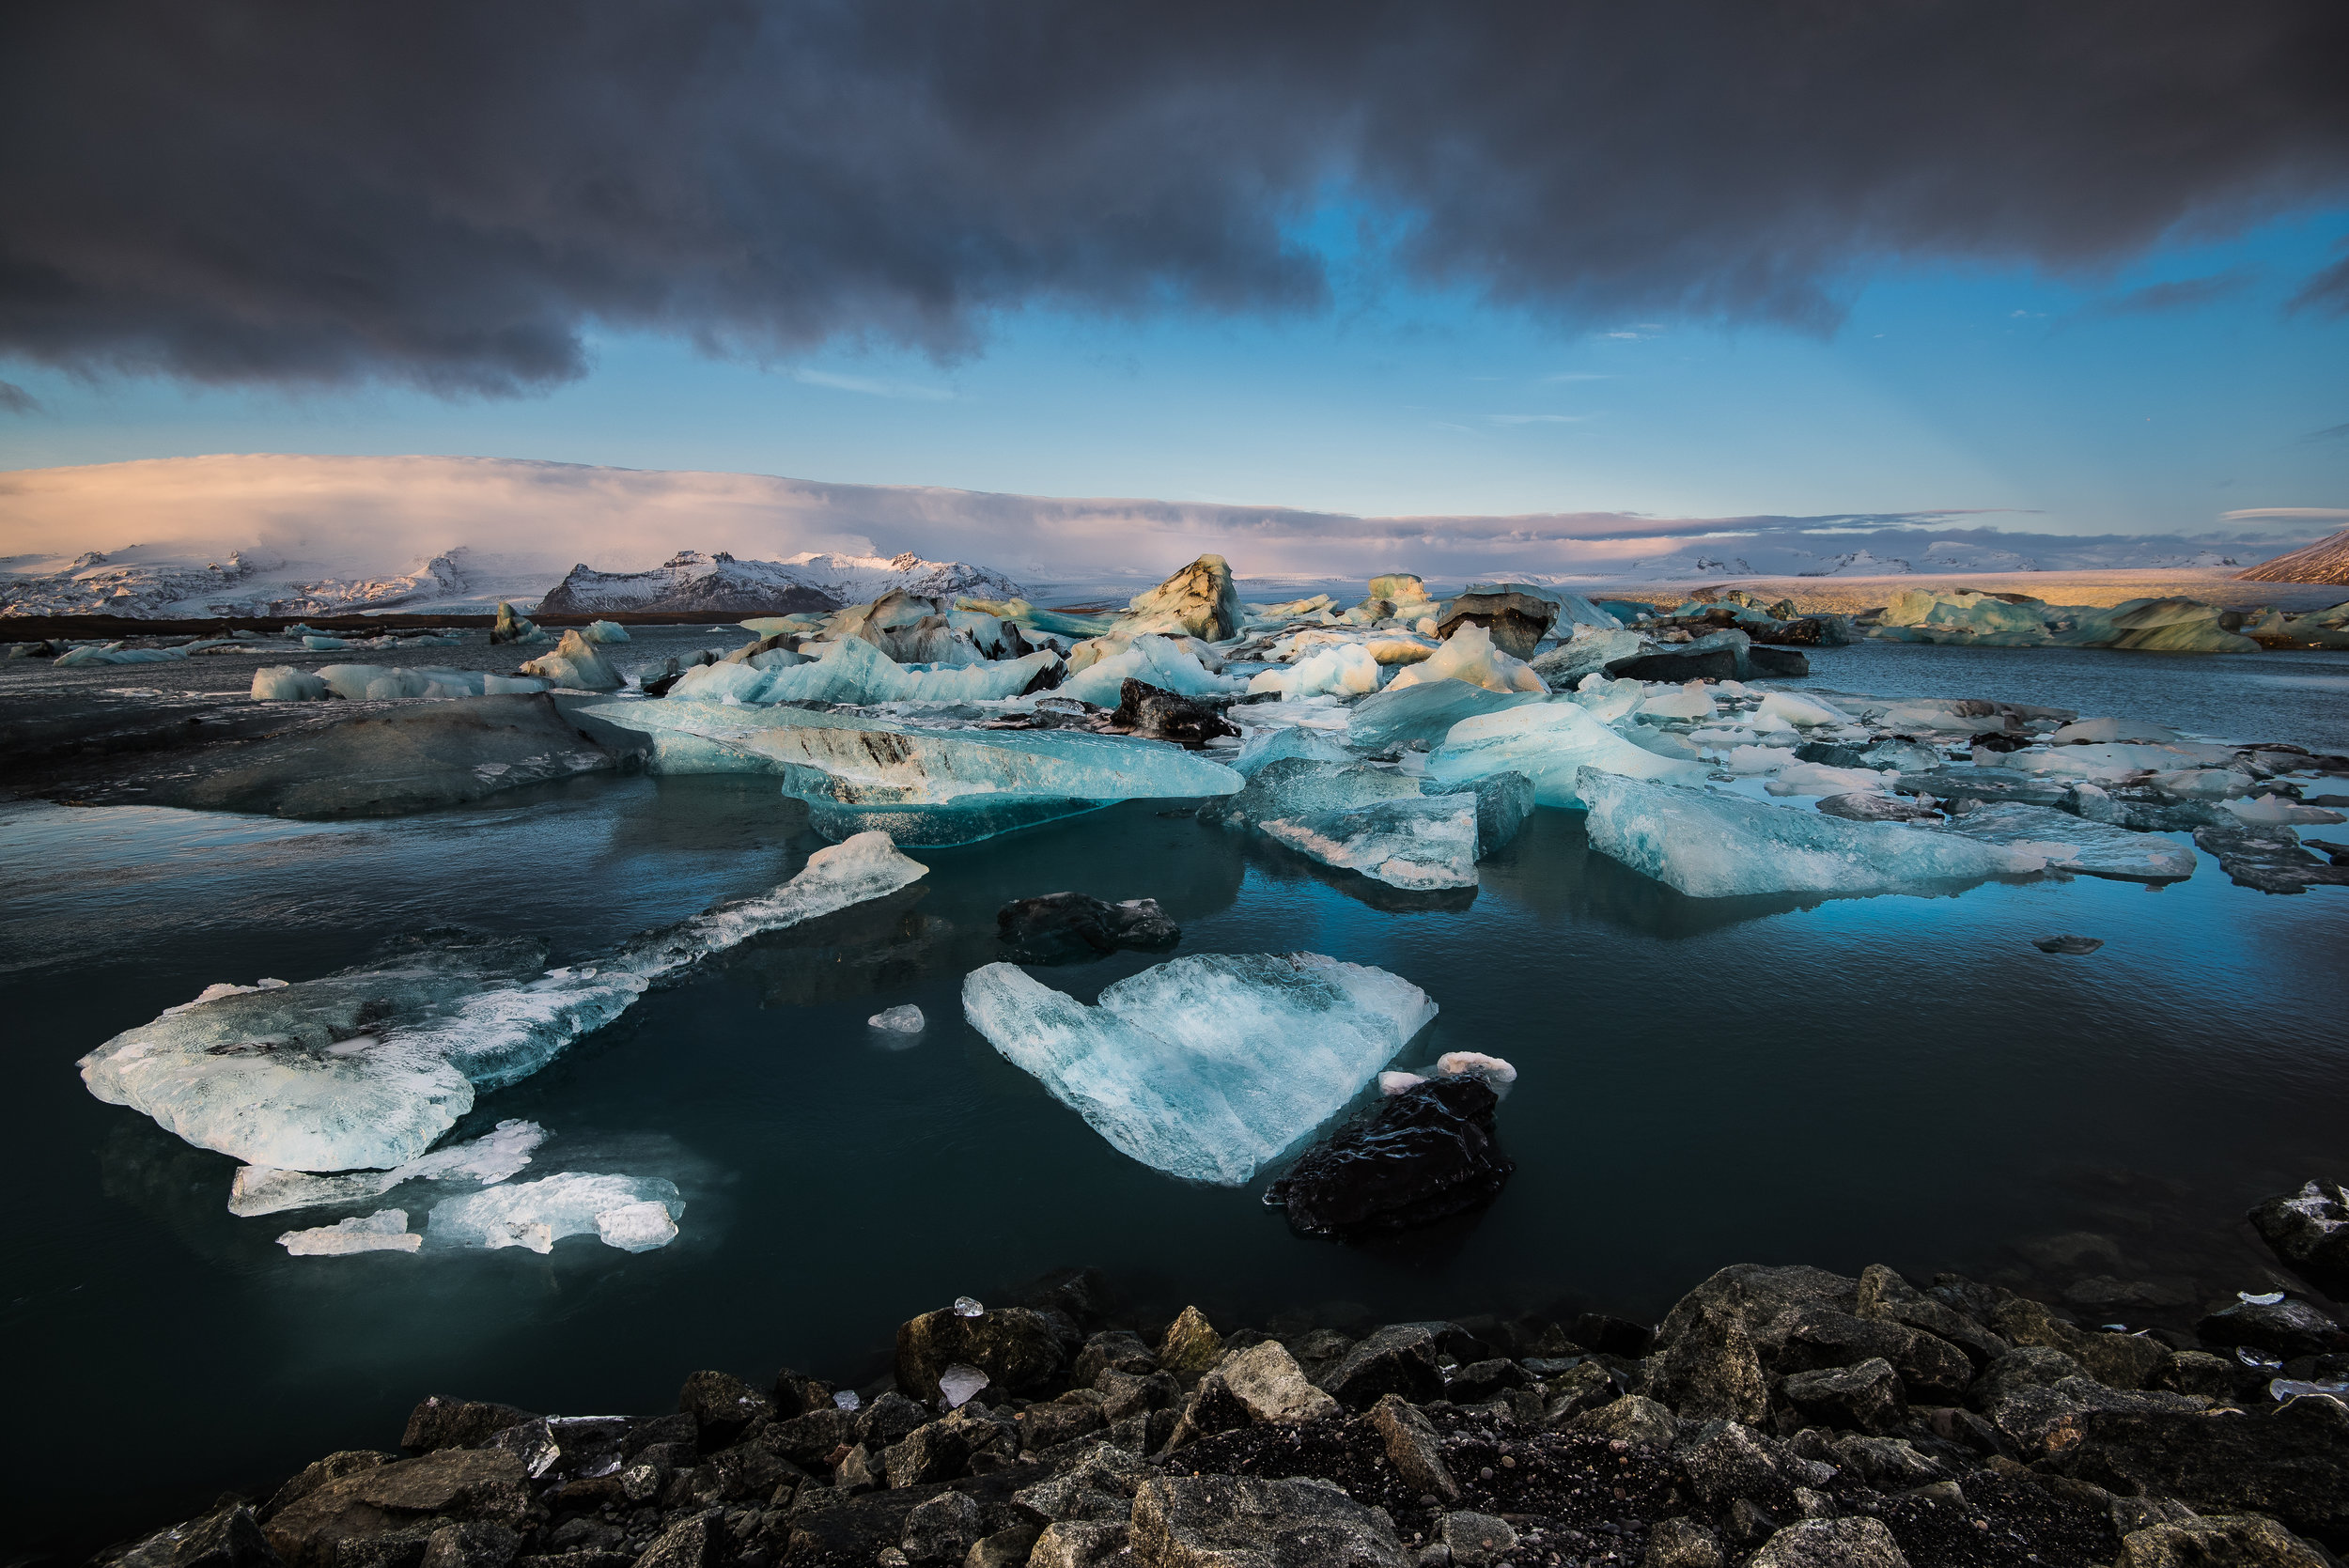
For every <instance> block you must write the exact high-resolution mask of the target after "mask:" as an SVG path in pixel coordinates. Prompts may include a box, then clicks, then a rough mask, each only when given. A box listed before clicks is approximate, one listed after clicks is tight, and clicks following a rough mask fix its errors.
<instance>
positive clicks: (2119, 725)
mask: <svg viewBox="0 0 2349 1568" xmlns="http://www.w3.org/2000/svg"><path fill="white" fill-rule="evenodd" d="M2177 738H2178V732H2177V731H2176V730H2173V729H2165V728H2164V727H2162V726H2161V725H2159V724H2147V723H2140V722H2138V721H2137V720H2134V719H2082V720H2080V721H2079V722H2077V723H2073V724H2064V725H2062V726H2061V727H2060V728H2058V729H2057V730H2056V732H2055V733H2054V734H2053V735H2050V736H2049V737H2047V744H2049V745H2050V746H2078V745H2087V744H2090V743H2092V742H2110V741H2115V740H2130V741H2144V742H2150V743H2151V744H2154V745H2156V746H2159V745H2166V744H2168V743H2169V742H2170V741H2172V740H2175V739H2177Z"/></svg>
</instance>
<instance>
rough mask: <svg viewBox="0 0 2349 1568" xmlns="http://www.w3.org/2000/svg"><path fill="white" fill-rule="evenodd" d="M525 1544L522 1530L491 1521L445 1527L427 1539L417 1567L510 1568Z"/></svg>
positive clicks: (472, 1521) (467, 1522) (470, 1522)
mask: <svg viewBox="0 0 2349 1568" xmlns="http://www.w3.org/2000/svg"><path fill="white" fill-rule="evenodd" d="M521 1543H522V1538H521V1533H520V1532H519V1531H517V1530H515V1529H512V1528H510V1527H509V1526H506V1525H501V1524H497V1523H495V1522H493V1521H491V1520H488V1519H468V1520H465V1521H462V1522H460V1523H458V1524H453V1525H443V1526H442V1527H441V1528H440V1529H436V1530H434V1531H433V1532H432V1533H431V1535H430V1536H428V1538H427V1539H426V1541H425V1544H424V1560H423V1561H422V1562H420V1563H418V1564H417V1568H506V1564H508V1563H510V1562H512V1561H513V1560H514V1556H515V1554H516V1553H517V1552H519V1551H520V1550H521Z"/></svg>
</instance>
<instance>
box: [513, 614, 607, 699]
mask: <svg viewBox="0 0 2349 1568" xmlns="http://www.w3.org/2000/svg"><path fill="white" fill-rule="evenodd" d="M522 674H523V675H542V676H544V677H545V678H546V679H548V680H551V681H552V682H554V684H555V685H557V686H564V687H568V688H570V689H571V690H572V691H617V690H618V689H619V686H620V672H619V671H617V670H615V669H614V668H613V667H612V665H611V664H610V662H609V661H607V660H605V659H604V657H603V655H601V654H599V653H598V652H597V651H596V644H593V643H591V642H589V641H588V640H587V639H586V638H584V637H582V636H581V635H580V634H579V633H578V631H577V630H575V629H574V630H570V631H566V632H565V633H563V640H562V641H561V642H560V643H557V644H555V645H554V651H553V652H552V653H549V654H541V655H539V656H538V657H537V659H534V660H531V661H530V662H529V663H527V664H524V665H523V666H522Z"/></svg>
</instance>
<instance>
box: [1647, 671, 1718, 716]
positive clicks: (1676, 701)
mask: <svg viewBox="0 0 2349 1568" xmlns="http://www.w3.org/2000/svg"><path fill="white" fill-rule="evenodd" d="M1636 711H1637V712H1638V713H1639V714H1640V715H1641V717H1642V718H1651V717H1652V718H1657V719H1709V718H1711V717H1712V716H1713V695H1712V693H1711V692H1709V691H1705V689H1704V682H1703V681H1701V680H1692V681H1688V682H1687V683H1685V684H1684V685H1682V687H1681V688H1680V690H1678V691H1671V690H1669V689H1668V690H1666V691H1659V692H1657V694H1656V695H1655V696H1653V697H1643V698H1641V700H1640V706H1639V707H1638V709H1637V710H1636Z"/></svg>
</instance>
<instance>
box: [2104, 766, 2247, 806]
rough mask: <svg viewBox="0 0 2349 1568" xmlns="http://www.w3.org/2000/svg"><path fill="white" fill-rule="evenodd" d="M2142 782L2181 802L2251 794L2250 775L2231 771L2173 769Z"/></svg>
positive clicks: (2123, 775)
mask: <svg viewBox="0 0 2349 1568" xmlns="http://www.w3.org/2000/svg"><path fill="white" fill-rule="evenodd" d="M2125 776H2126V775H2125V774H2123V773H2122V772H2120V771H2119V770H2117V769H2116V770H2114V771H2113V772H2112V773H2110V774H2108V777H2112V778H2121V777H2125ZM2145 782H2146V783H2147V784H2152V785H2153V786H2154V787H2155V789H2158V790H2160V791H2161V792H2162V793H2163V794H2164V795H2174V796H2176V797H2177V798H2178V799H2179V800H2221V801H2224V800H2233V799H2234V798H2235V797H2237V796H2239V795H2248V794H2250V793H2251V777H2250V775H2249V774H2248V773H2238V772H2236V771H2235V770H2234V769H2233V768H2171V769H2170V770H2169V771H2167V772H2163V773H2155V774H2152V775H2150V776H2149V777H2148V778H2147V779H2146V780H2145ZM2091 787H2092V786H2091Z"/></svg>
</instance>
